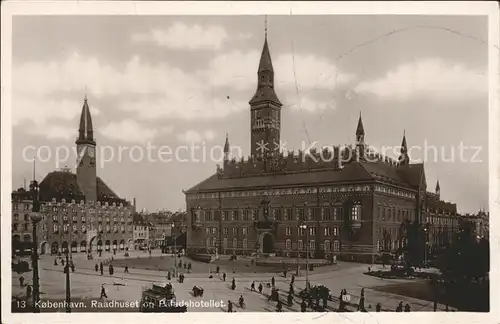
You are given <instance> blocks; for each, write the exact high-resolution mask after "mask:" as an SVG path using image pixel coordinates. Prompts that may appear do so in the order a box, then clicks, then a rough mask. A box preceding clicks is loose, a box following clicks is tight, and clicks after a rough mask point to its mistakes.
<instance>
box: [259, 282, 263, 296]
mask: <svg viewBox="0 0 500 324" xmlns="http://www.w3.org/2000/svg"><path fill="white" fill-rule="evenodd" d="M263 288H264V287H262V283H259V293H261V294H262V289H263Z"/></svg>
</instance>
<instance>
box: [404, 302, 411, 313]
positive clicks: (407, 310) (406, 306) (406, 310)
mask: <svg viewBox="0 0 500 324" xmlns="http://www.w3.org/2000/svg"><path fill="white" fill-rule="evenodd" d="M410 310H411V307H410V304H406V305H405V312H409V311H410Z"/></svg>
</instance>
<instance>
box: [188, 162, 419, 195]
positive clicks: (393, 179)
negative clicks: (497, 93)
mask: <svg viewBox="0 0 500 324" xmlns="http://www.w3.org/2000/svg"><path fill="white" fill-rule="evenodd" d="M422 172H423V164H416V165H415V164H412V165H408V166H394V165H390V164H387V163H382V162H367V161H360V162H357V161H354V162H351V163H349V164H346V165H345V166H344V168H343V169H338V170H312V171H305V172H294V173H292V172H291V173H286V174H282V173H276V174H263V175H257V176H248V177H235V178H224V177H222V178H219V176H218V175H217V174H213V175H212V176H210V177H208V178H207V179H205V180H204V181H202V182H200V183H199V184H197V185H195V186H193V187H192V188H190V189H188V190H187V191H186V193H193V192H204V191H218V190H227V189H243V188H266V187H271V186H272V187H288V186H301V185H311V184H314V185H316V184H328V183H346V182H363V181H364V182H366V181H380V182H386V183H392V184H394V185H397V186H401V187H408V188H412V189H417V188H418V187H419V185H420V183H421V177H422V176H423V174H422Z"/></svg>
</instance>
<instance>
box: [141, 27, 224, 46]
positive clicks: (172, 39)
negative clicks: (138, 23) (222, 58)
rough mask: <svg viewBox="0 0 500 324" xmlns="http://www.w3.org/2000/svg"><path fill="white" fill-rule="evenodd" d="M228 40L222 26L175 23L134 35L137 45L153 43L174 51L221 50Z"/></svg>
mask: <svg viewBox="0 0 500 324" xmlns="http://www.w3.org/2000/svg"><path fill="white" fill-rule="evenodd" d="M227 38H228V35H227V33H226V30H225V29H224V28H222V27H221V26H201V25H193V26H188V25H185V24H182V23H175V24H173V25H172V26H170V27H169V28H168V29H159V28H155V29H151V30H150V31H149V32H147V33H137V34H133V35H132V41H133V42H136V43H153V44H155V45H157V46H163V47H167V48H173V49H188V50H200V49H219V48H221V46H222V44H223V42H224V41H225V40H226V39H227Z"/></svg>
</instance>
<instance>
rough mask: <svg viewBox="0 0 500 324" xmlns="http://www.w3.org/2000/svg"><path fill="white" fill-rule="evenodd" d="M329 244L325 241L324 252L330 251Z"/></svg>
mask: <svg viewBox="0 0 500 324" xmlns="http://www.w3.org/2000/svg"><path fill="white" fill-rule="evenodd" d="M330 249H331V243H330V241H329V240H325V251H330Z"/></svg>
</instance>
